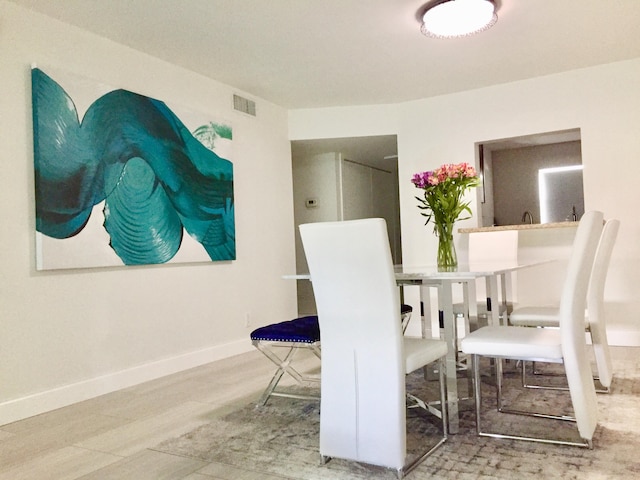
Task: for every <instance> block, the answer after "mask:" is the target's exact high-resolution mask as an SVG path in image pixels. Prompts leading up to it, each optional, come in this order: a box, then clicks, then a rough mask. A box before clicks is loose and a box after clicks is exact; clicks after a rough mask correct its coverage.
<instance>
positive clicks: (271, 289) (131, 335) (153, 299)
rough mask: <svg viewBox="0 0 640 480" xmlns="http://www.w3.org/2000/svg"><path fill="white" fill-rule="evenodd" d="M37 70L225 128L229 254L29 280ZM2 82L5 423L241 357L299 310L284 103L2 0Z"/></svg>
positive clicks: (1, 391) (1, 398)
mask: <svg viewBox="0 0 640 480" xmlns="http://www.w3.org/2000/svg"><path fill="white" fill-rule="evenodd" d="M32 62H35V63H36V64H37V65H38V66H39V67H40V68H42V69H43V70H44V71H45V72H46V67H47V66H51V67H55V68H58V69H66V70H68V71H69V72H72V73H75V74H77V75H81V76H84V77H87V78H90V79H95V80H99V81H102V82H104V83H105V84H107V85H111V86H114V87H121V88H125V89H128V90H131V91H134V92H138V93H141V94H144V95H147V96H150V97H154V98H157V99H160V100H167V101H169V100H170V101H171V102H175V103H176V104H180V105H184V106H185V107H187V108H190V109H193V110H196V111H202V112H211V113H212V114H214V115H216V116H221V117H223V118H225V119H228V120H230V122H231V124H232V127H233V136H234V140H233V144H234V152H233V159H234V175H235V182H234V187H235V202H236V239H237V260H236V261H233V262H223V263H202V264H188V265H187V264H183V265H172V266H151V267H118V268H109V269H86V270H72V271H64V272H37V271H36V270H35V240H34V238H35V231H34V225H35V215H34V213H35V210H34V186H33V143H32V121H31V88H30V64H31V63H32ZM0 85H1V86H2V93H1V94H0V112H1V114H0V139H1V141H0V144H1V145H2V161H1V162H0V211H1V214H0V218H2V229H1V230H0V264H1V265H2V275H1V276H0V338H2V347H1V348H0V352H1V353H0V356H1V358H2V361H0V386H1V388H0V424H5V423H8V422H10V421H13V420H16V419H19V418H23V417H26V416H30V415H33V414H36V413H39V412H41V411H45V410H49V409H53V408H57V407H59V406H62V405H65V404H68V403H71V402H75V401H79V400H82V399H84V398H88V397H90V396H93V395H98V394H100V393H104V392H107V391H112V390H115V389H118V388H122V387H125V386H128V385H131V384H135V383H137V382H140V381H143V380H147V379H150V378H155V377H158V376H161V375H165V374H168V373H172V372H174V371H178V370H181V369H185V368H189V367H191V366H195V365H198V364H202V363H205V362H207V361H211V360H215V359H217V358H221V357H224V356H229V355H233V354H236V353H239V352H242V351H247V350H249V349H251V348H252V347H251V345H250V342H249V333H250V331H251V329H252V328H255V327H257V326H260V325H264V324H267V323H272V322H275V321H280V320H283V319H285V318H289V317H291V316H293V315H295V313H296V296H295V282H292V281H290V280H281V276H282V275H284V274H286V273H291V272H293V271H294V269H295V258H294V235H293V206H292V202H291V199H292V181H291V152H290V142H289V138H288V125H287V112H286V111H285V110H284V109H282V108H280V107H277V106H275V105H273V104H270V103H269V102H266V101H264V100H261V99H259V98H258V99H254V100H256V103H257V118H253V117H249V116H246V115H243V114H240V113H237V112H235V111H234V110H233V109H232V94H233V93H238V94H240V95H244V93H243V92H241V91H237V90H236V89H233V88H231V87H229V86H226V85H223V84H220V83H217V82H214V81H212V80H210V79H207V78H205V77H202V76H200V75H196V74H194V73H192V72H189V71H187V70H184V69H182V68H178V67H175V66H172V65H170V64H167V63H165V62H162V61H160V60H158V59H155V58H152V57H149V56H147V55H144V54H141V53H139V52H136V51H134V50H131V49H129V48H126V47H123V46H121V45H118V44H115V43H113V42H110V41H108V40H105V39H103V38H100V37H97V36H95V35H92V34H89V33H87V32H84V31H82V30H79V29H77V28H74V27H70V26H68V25H64V24H62V23H59V22H57V21H54V20H51V19H49V18H47V17H44V16H41V15H38V14H33V13H31V12H29V11H28V10H26V9H23V8H21V7H17V6H15V5H14V4H11V3H7V2H5V1H2V0H0ZM245 96H248V95H245ZM247 317H248V319H249V322H250V325H249V326H247V325H246V321H247Z"/></svg>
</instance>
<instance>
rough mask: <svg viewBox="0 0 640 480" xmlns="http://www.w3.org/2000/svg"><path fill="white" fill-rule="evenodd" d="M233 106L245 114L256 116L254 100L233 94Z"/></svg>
mask: <svg viewBox="0 0 640 480" xmlns="http://www.w3.org/2000/svg"><path fill="white" fill-rule="evenodd" d="M233 108H234V109H235V110H237V111H239V112H242V113H246V114H247V115H252V116H254V117H255V116H256V102H254V101H253V100H249V99H248V98H244V97H241V96H240V95H235V94H234V95H233Z"/></svg>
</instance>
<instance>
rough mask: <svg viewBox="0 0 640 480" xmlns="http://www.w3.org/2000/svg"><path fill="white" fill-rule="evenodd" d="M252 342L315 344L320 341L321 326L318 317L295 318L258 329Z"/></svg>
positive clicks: (254, 332) (252, 333)
mask: <svg viewBox="0 0 640 480" xmlns="http://www.w3.org/2000/svg"><path fill="white" fill-rule="evenodd" d="M251 340H263V341H269V342H298V343H315V342H319V341H320V325H319V324H318V317H317V316H316V315H309V316H306V317H300V318H295V319H293V320H288V321H285V322H280V323H274V324H272V325H267V326H264V327H260V328H256V329H255V330H254V331H253V332H251Z"/></svg>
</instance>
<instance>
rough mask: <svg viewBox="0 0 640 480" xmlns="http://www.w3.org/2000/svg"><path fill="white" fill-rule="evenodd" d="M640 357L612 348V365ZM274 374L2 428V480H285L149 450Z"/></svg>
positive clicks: (233, 374)
mask: <svg viewBox="0 0 640 480" xmlns="http://www.w3.org/2000/svg"><path fill="white" fill-rule="evenodd" d="M639 353H640V349H639V348H614V349H613V354H614V358H616V357H617V358H622V357H628V356H629V355H634V356H637V355H638V354H639ZM304 360H305V367H306V368H305V370H307V371H311V370H314V369H315V366H316V365H317V360H316V359H312V358H309V359H304ZM273 371H274V366H273V365H272V364H271V363H270V362H269V361H268V360H267V359H266V358H265V357H264V356H263V355H262V354H260V353H259V352H257V351H255V352H250V353H246V354H243V355H238V356H236V357H232V358H228V359H225V360H221V361H218V362H214V363H211V364H208V365H204V366H202V367H198V368H194V369H191V370H188V371H185V372H182V373H179V374H175V375H170V376H167V377H164V378H161V379H158V380H155V381H152V382H148V383H144V384H142V385H138V386H135V387H132V388H128V389H125V390H121V391H118V392H114V393H111V394H108V395H104V396H101V397H98V398H95V399H92V400H88V401H85V402H82V403H78V404H75V405H72V406H69V407H66V408H62V409H59V410H56V411H53V412H49V413H46V414H42V415H38V416H36V417H32V418H29V419H26V420H22V421H19V422H15V423H12V424H9V425H4V426H2V427H0V480H8V479H11V480H20V479H29V480H33V479H47V480H75V479H82V480H90V479H91V480H97V479H100V480H108V479H119V480H120V479H135V480H147V479H149V480H160V479H170V480H178V479H185V480H212V479H217V480H232V479H233V480H252V479H258V478H260V479H261V480H282V479H283V477H279V476H273V475H265V474H256V473H251V472H247V471H244V470H238V469H233V468H232V467H229V466H225V465H222V464H213V463H206V462H202V461H198V460H192V459H187V458H182V457H178V456H173V455H168V454H163V453H159V452H157V451H154V450H152V449H151V447H153V446H155V445H157V444H158V443H160V442H162V441H163V440H166V439H170V438H174V437H177V436H179V435H181V434H183V433H186V432H189V431H191V430H193V429H194V428H196V427H197V426H199V425H201V424H205V423H209V422H210V421H211V420H212V419H213V418H215V417H216V416H220V415H223V414H226V413H228V412H229V411H231V410H233V409H235V408H237V407H239V406H243V405H246V404H247V403H249V402H254V401H256V400H257V399H258V398H259V396H260V394H261V393H262V391H263V389H264V388H265V386H266V384H267V383H268V381H269V379H270V377H271V375H272V374H273Z"/></svg>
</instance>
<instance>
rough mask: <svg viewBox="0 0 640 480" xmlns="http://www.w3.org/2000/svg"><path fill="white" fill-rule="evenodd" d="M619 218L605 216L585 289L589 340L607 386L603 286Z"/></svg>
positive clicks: (608, 368) (608, 363)
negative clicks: (587, 289)
mask: <svg viewBox="0 0 640 480" xmlns="http://www.w3.org/2000/svg"><path fill="white" fill-rule="evenodd" d="M619 229H620V220H616V219H611V220H607V222H606V223H605V225H604V229H603V230H602V236H601V237H600V244H599V245H598V251H597V253H596V259H595V262H594V264H593V271H592V272H591V280H590V281H589V292H588V293H587V312H588V313H587V315H588V319H589V329H590V331H591V341H592V342H593V349H594V353H595V356H596V363H597V365H598V376H599V377H600V383H601V384H602V385H603V386H604V387H606V388H608V387H609V386H610V385H611V379H612V377H613V368H612V362H611V354H610V352H609V347H608V345H609V343H608V340H607V330H606V322H605V314H604V286H605V283H606V280H607V272H608V271H609V263H610V262H611V252H612V251H613V246H614V245H615V243H616V238H617V236H618V230H619Z"/></svg>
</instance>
